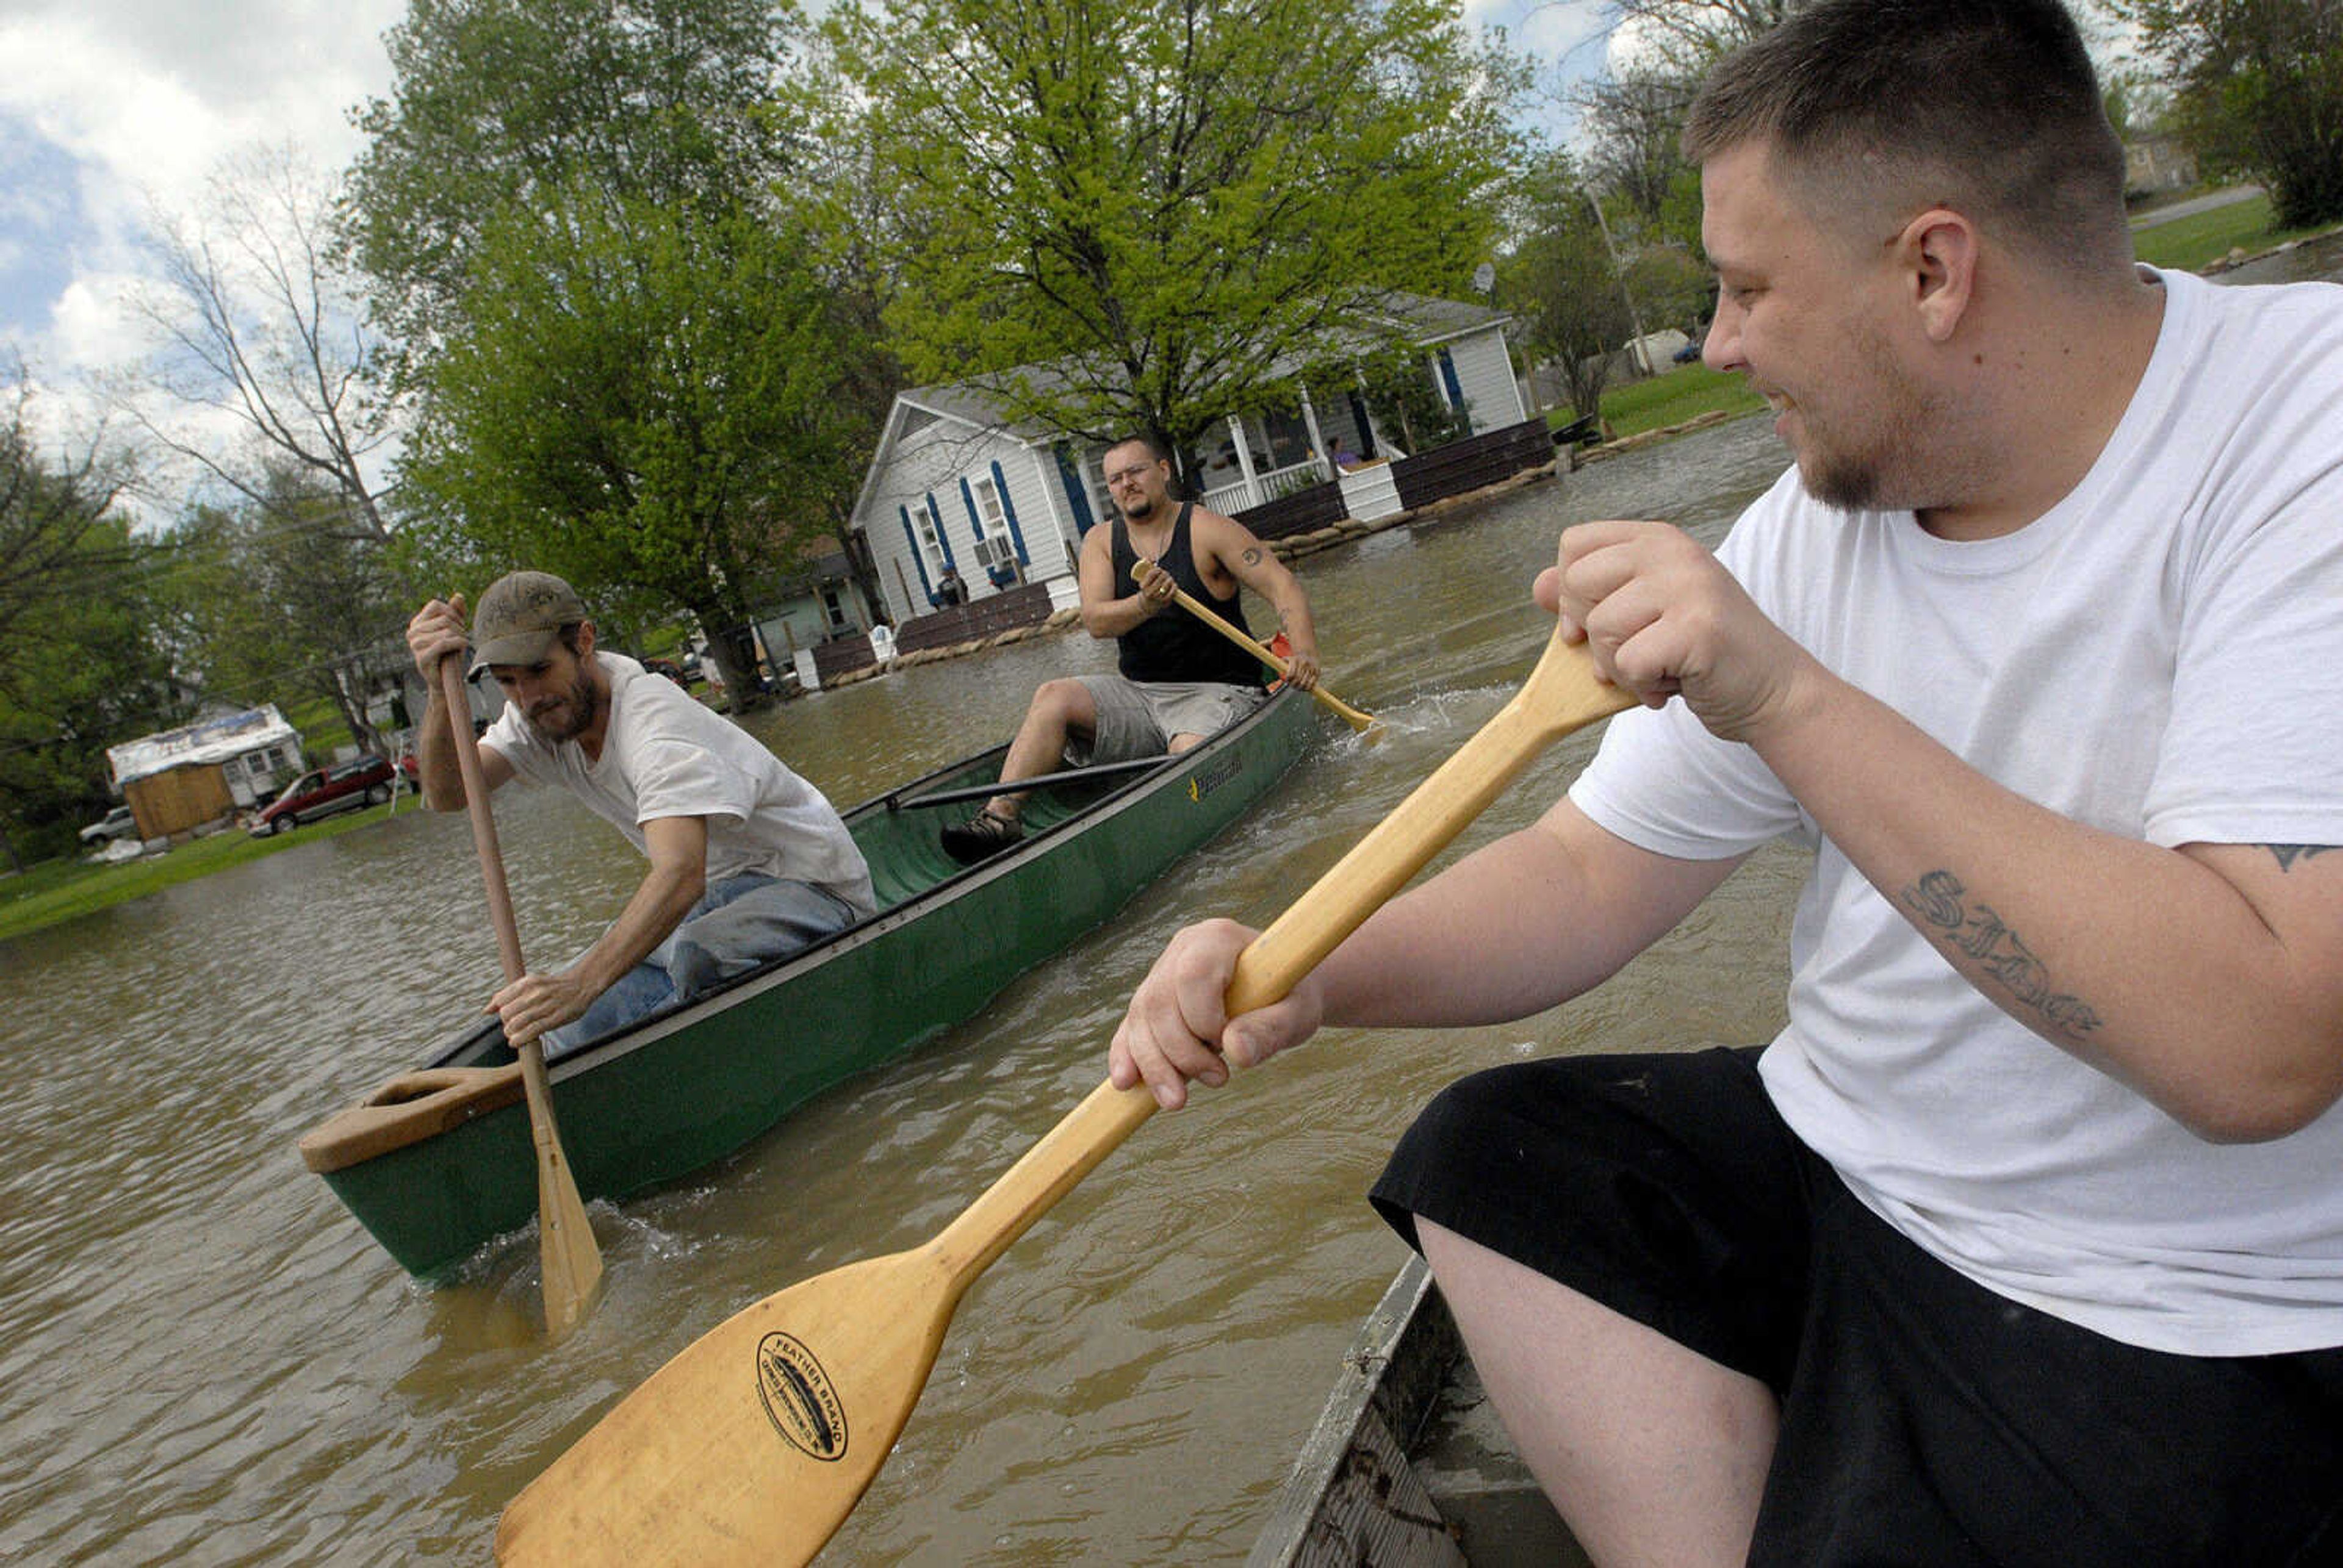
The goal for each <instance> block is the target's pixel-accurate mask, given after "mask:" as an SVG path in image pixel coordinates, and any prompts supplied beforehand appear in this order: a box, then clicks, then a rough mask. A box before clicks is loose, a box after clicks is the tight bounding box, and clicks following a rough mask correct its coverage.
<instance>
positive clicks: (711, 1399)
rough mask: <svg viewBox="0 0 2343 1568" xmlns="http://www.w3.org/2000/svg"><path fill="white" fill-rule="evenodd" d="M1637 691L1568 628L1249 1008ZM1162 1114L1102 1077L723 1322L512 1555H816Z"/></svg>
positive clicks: (557, 1468) (571, 1482)
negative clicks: (924, 1392)
mask: <svg viewBox="0 0 2343 1568" xmlns="http://www.w3.org/2000/svg"><path fill="white" fill-rule="evenodd" d="M1633 701H1634V699H1633V698H1631V697H1629V696H1627V695H1626V694H1625V693H1624V692H1622V691H1619V690H1617V689H1614V688H1611V687H1608V686H1605V685H1604V684H1603V683H1602V682H1601V681H1600V680H1599V679H1597V678H1596V677H1595V674H1594V664H1593V662H1592V661H1591V660H1590V659H1589V658H1587V657H1586V656H1585V654H1584V652H1583V651H1582V650H1580V649H1578V648H1573V647H1571V646H1569V645H1566V644H1564V642H1563V641H1562V639H1561V638H1560V637H1559V635H1557V636H1556V637H1555V638H1554V640H1553V641H1552V642H1550V643H1549V644H1548V645H1547V647H1546V650H1545V653H1544V657H1542V658H1540V659H1539V660H1538V663H1537V668H1535V669H1534V670H1533V671H1531V673H1530V678H1529V679H1528V681H1527V682H1526V683H1525V684H1524V685H1523V688H1522V689H1521V690H1520V691H1519V692H1517V693H1516V694H1515V695H1514V697H1513V700H1512V701H1511V702H1509V703H1507V704H1506V705H1505V707H1504V708H1503V709H1502V710H1501V711H1499V713H1498V714H1497V716H1496V717H1495V718H1493V719H1491V720H1490V721H1489V722H1488V723H1487V724H1486V725H1484V726H1483V727H1482V729H1481V730H1480V732H1479V733H1478V734H1476V735H1474V736H1473V739H1471V740H1469V741H1467V742H1465V744H1464V746H1463V748H1462V749H1459V750H1458V751H1457V753H1456V755H1455V756H1453V757H1452V758H1450V759H1448V761H1447V762H1445V763H1444V764H1443V765H1442V766H1441V768H1440V769H1439V770H1438V771H1437V772H1435V773H1433V776H1432V777H1431V778H1430V779H1426V780H1425V781H1424V782H1423V784H1422V785H1421V786H1419V787H1418V788H1417V789H1416V790H1415V792H1414V793H1413V794H1412V795H1410V796H1409V797H1408V798H1407V799H1405V800H1404V801H1402V802H1401V803H1400V806H1399V809H1397V810H1395V811H1393V813H1392V814H1391V815H1390V816H1389V817H1387V818H1385V819H1383V821H1382V822H1381V823H1380V824H1378V825H1377V826H1376V827H1375V828H1374V829H1373V830H1372V831H1370V832H1369V833H1368V834H1367V836H1366V837H1365V838H1364V839H1362V840H1360V842H1359V844H1358V846H1357V847H1356V848H1355V849H1352V850H1351V852H1350V853H1349V854H1348V855H1345V856H1344V857H1343V858H1342V859H1341V860H1340V861H1339V862H1337V863H1336V865H1335V866H1334V868H1333V869H1332V870H1330V871H1328V872H1327V873H1326V874H1325V875H1324V876H1323V877H1322V878H1320V879H1319V880H1318V882H1317V884H1316V885H1315V886H1313V887H1312V888H1311V889H1310V890H1309V891H1308V892H1306V893H1304V894H1302V897H1301V898H1299V899H1298V900H1295V901H1294V903H1293V905H1292V908H1291V909H1289V910H1286V911H1285V913H1284V914H1282V915H1281V916H1279V917H1278V919H1277V920H1276V921H1275V922H1274V923H1272V925H1271V926H1270V927H1269V929H1268V930H1265V931H1263V932H1262V934H1261V935H1260V936H1259V937H1258V938H1256V939H1255V940H1254V941H1253V942H1252V945H1251V946H1250V947H1248V948H1246V949H1245V950H1244V952H1243V954H1242V956H1241V957H1240V959H1239V960H1238V962H1237V968H1236V975H1235V978H1234V979H1233V980H1232V981H1231V982H1230V985H1229V992H1228V1004H1229V1008H1230V1010H1231V1011H1232V1012H1242V1011H1246V1010H1251V1009H1252V1008H1256V1007H1260V1006H1262V1005H1264V1004H1266V1003H1268V1002H1271V1001H1273V1000H1277V999H1278V998H1280V997H1282V996H1283V995H1285V993H1286V992H1287V991H1288V990H1291V989H1292V986H1293V984H1294V982H1295V981H1297V980H1300V979H1301V978H1302V976H1303V975H1305V974H1307V973H1308V972H1309V971H1310V970H1312V968H1314V967H1316V965H1317V964H1318V962H1319V960H1322V959H1323V958H1324V957H1325V956H1326V955H1327V954H1328V953H1330V952H1332V950H1334V948H1335V947H1336V946H1337V945H1338V944H1339V943H1341V941H1342V939H1343V938H1344V937H1346V936H1348V935H1350V933H1351V932H1352V931H1353V930H1357V929H1358V927H1359V925H1360V924H1361V922H1363V920H1366V918H1367V916H1368V915H1370V914H1372V913H1373V911H1374V910H1376V909H1377V908H1378V907H1379V906H1381V905H1382V903H1383V900H1386V899H1388V898H1390V897H1391V896H1392V895H1393V893H1395V892H1397V891H1398V890H1400V888H1401V887H1402V886H1403V884H1405V882H1406V881H1407V879H1409V878H1410V877H1412V876H1413V875H1414V874H1415V873H1416V871H1417V870H1419V869H1422V867H1423V864H1424V863H1425V862H1426V861H1427V860H1429V859H1432V857H1433V855H1435V854H1437V853H1438V852H1439V851H1440V849H1441V848H1442V847H1443V846H1444V845H1445V844H1446V843H1447V842H1448V841H1449V840H1450V839H1453V838H1454V837H1455V836H1456V834H1457V833H1458V831H1460V830H1461V829H1463V826H1464V825H1465V824H1466V823H1467V822H1470V821H1471V820H1472V819H1473V818H1474V817H1475V816H1477V815H1479V814H1480V812H1481V811H1482V810H1483V809H1484V808H1485V807H1486V806H1487V805H1488V804H1489V802H1490V801H1492V800H1493V799H1496V797H1497V795H1498V794H1499V792H1500V791H1502V790H1503V789H1504V787H1505V786H1506V785H1507V784H1508V783H1510V782H1511V781H1512V780H1513V778H1514V776H1515V775H1516V774H1518V773H1519V772H1520V771H1521V770H1522V769H1523V767H1525V766H1527V764H1528V763H1529V762H1530V760H1531V759H1533V758H1534V757H1536V756H1537V755H1538V753H1540V752H1541V751H1543V750H1544V749H1545V748H1546V747H1548V746H1549V745H1551V744H1553V743H1554V741H1556V740H1559V739H1562V737H1564V736H1565V735H1567V734H1569V733H1570V732H1571V731H1572V730H1574V729H1579V728H1581V727H1583V726H1584V725H1587V724H1590V723H1592V722H1594V720H1595V719H1601V718H1603V717H1604V716H1605V715H1607V714H1612V713H1615V712H1617V711H1619V710H1620V709H1623V708H1626V707H1628V706H1630V705H1631V704H1632V702H1633ZM1154 1110H1155V1101H1154V1100H1153V1098H1152V1097H1151V1096H1150V1095H1149V1093H1148V1092H1147V1091H1146V1090H1145V1089H1144V1088H1141V1089H1134V1090H1129V1091H1124V1090H1118V1089H1116V1088H1115V1087H1114V1086H1113V1084H1112V1083H1111V1081H1110V1082H1108V1083H1104V1084H1101V1085H1100V1087H1099V1088H1098V1089H1096V1090H1094V1091H1091V1095H1090V1097H1089V1098H1088V1099H1086V1100H1084V1101H1082V1102H1081V1104H1080V1105H1078V1106H1076V1107H1075V1108H1074V1110H1073V1111H1072V1112H1071V1114H1070V1115H1068V1116H1067V1117H1066V1118H1065V1120H1064V1121H1061V1122H1059V1124H1058V1125H1057V1126H1056V1127H1055V1128H1053V1129H1052V1130H1051V1131H1050V1132H1049V1134H1048V1135H1047V1136H1045V1137H1044V1138H1042V1140H1041V1141H1040V1142H1039V1143H1037V1144H1035V1145H1034V1146H1033V1148H1032V1149H1031V1151H1028V1152H1027V1153H1026V1155H1025V1156H1024V1158H1023V1159H1021V1160H1020V1161H1018V1162H1017V1163H1016V1164H1015V1165H1014V1166H1012V1167H1011V1168H1010V1170H1009V1171H1008V1173H1007V1174H1006V1175H1004V1176H1002V1177H1001V1179H1000V1180H999V1181H995V1182H994V1183H993V1184H992V1186H991V1187H990V1189H988V1190H987V1191H985V1192H984V1194H983V1195H982V1196H981V1197H980V1198H978V1199H977V1201H975V1202H974V1203H972V1204H970V1206H969V1208H968V1210H967V1211H965V1212H964V1213H962V1214H961V1215H960V1218H958V1219H957V1220H954V1221H952V1222H951V1223H950V1225H948V1226H946V1227H945V1228H944V1229H943V1231H941V1232H940V1233H939V1234H938V1235H937V1236H936V1237H935V1238H934V1239H932V1240H931V1241H928V1242H927V1243H926V1244H925V1245H924V1246H920V1247H916V1248H914V1249H912V1250H911V1251H907V1252H896V1253H892V1254H890V1255H889V1256H886V1257H881V1258H873V1259H870V1260H868V1261H864V1262H860V1263H851V1264H849V1265H848V1266H846V1267H845V1268H842V1269H837V1270H833V1271H830V1272H829V1273H826V1274H821V1275H818V1276H816V1277H815V1278H813V1279H810V1280H807V1281H804V1282H800V1283H798V1284H795V1285H791V1286H790V1287H789V1289H787V1290H785V1291H782V1292H779V1293H778V1294H775V1295H771V1296H768V1297H766V1298H765V1299H764V1300H763V1301H761V1302H757V1303H756V1304H755V1305H753V1306H750V1307H749V1308H746V1309H745V1310H743V1311H741V1312H739V1313H737V1314H735V1315H734V1316H733V1317H731V1318H729V1319H728V1320H727V1321H725V1322H722V1323H719V1324H718V1325H717V1326H716V1327H715V1328H714V1329H711V1330H709V1332H708V1333H706V1334H705V1335H703V1336H702V1337H701V1338H700V1339H699V1341H697V1342H694V1343H693V1344H692V1345H690V1346H689V1347H688V1348H687V1349H686V1350H684V1351H683V1352H682V1353H681V1354H679V1355H678V1356H676V1357H675V1358H674V1359H673V1360H671V1361H669V1362H668V1363H667V1365H665V1366H664V1367H661V1368H660V1369H659V1371H658V1372H655V1373H653V1374H652V1375H651V1377H650V1378H649V1380H648V1381H647V1382H644V1383H643V1384H642V1386H641V1387H639V1388H638V1389H636V1390H635V1392H632V1393H631V1394H628V1396H627V1397H626V1398H625V1399H624V1400H622V1401H620V1402H618V1405H617V1406H616V1407H615V1408H614V1409H612V1410H611V1411H610V1412H609V1413H608V1414H607V1415H605V1416H603V1418H602V1419H601V1421H600V1422H598V1424H596V1425H595V1426H594V1427H593V1429H592V1430H590V1431H588V1432H587V1433H586V1435H585V1436H584V1437H582V1438H580V1439H578V1442H577V1443H576V1445H575V1446H573V1447H572V1448H571V1449H570V1450H569V1451H568V1452H567V1453H565V1454H563V1455H562V1456H561V1457H560V1458H559V1459H558V1460H556V1461H554V1462H553V1463H552V1465H551V1466H550V1467H548V1469H547V1470H546V1472H545V1473H544V1474H542V1475H540V1476H538V1478H537V1480H536V1481H534V1482H532V1483H530V1484H529V1485H528V1488H527V1489H526V1490H524V1491H523V1492H522V1493H521V1494H520V1495H519V1496H518V1497H516V1498H514V1499H513V1501H512V1503H511V1504H510V1505H509V1506H508V1507H507V1508H506V1510H505V1513H504V1518H503V1521H502V1522H501V1523H499V1524H498V1529H497V1556H498V1559H499V1560H500V1561H502V1562H505V1563H517V1564H528V1563H545V1564H561V1565H564V1568H568V1565H571V1564H578V1563H612V1564H620V1563H627V1564H631V1563H645V1562H668V1563H698V1564H712V1563H782V1564H793V1563H805V1562H806V1561H808V1560H809V1559H810V1558H811V1557H812V1556H813V1554H814V1553H816V1552H819V1551H820V1550H821V1547H822V1544H823V1543H825V1542H827V1541H828V1540H829V1539H830V1535H831V1534H832V1533H834V1532H835V1531H836V1530H837V1529H838V1526H839V1525H840V1523H842V1522H844V1520H845V1518H846V1516H847V1514H848V1513H850V1512H851V1511H852V1510H853V1507H854V1504H855V1503H856V1501H857V1500H858V1499H860V1497H861V1495H862V1493H863V1489H864V1488H865V1487H867V1486H869V1485H870V1480H871V1477H872V1476H874V1475H876V1474H877V1473H878V1472H879V1467H880V1464H882V1463H883V1462H885V1461H886V1458H887V1454H888V1452H889V1451H890V1449H891V1448H892V1447H893V1446H894V1443H895V1439H896V1437H897V1436H898V1435H899V1434H900V1432H902V1430H903V1423H904V1422H906V1421H908V1420H909V1419H910V1413H911V1407H912V1406H913V1405H914V1404H916V1403H917V1402H918V1401H919V1397H920V1389H921V1388H922V1387H924V1386H925V1384H926V1382H927V1379H928V1372H929V1371H930V1368H932V1367H933V1366H934V1365H935V1360H936V1352H937V1351H938V1349H939V1348H940V1346H941V1344H942V1342H943V1337H944V1331H945V1329H946V1328H947V1327H949V1326H950V1322H951V1314H952V1311H953V1309H954V1308H955V1307H956V1306H958V1304H959V1302H960V1296H961V1294H962V1292H965V1291H966V1290H967V1289H968V1287H969V1285H970V1282H973V1281H974V1280H975V1278H976V1277H977V1275H979V1274H980V1273H981V1272H983V1271H984V1269H985V1268H986V1266H987V1265H989V1264H990V1263H991V1261H993V1260H994V1259H995V1258H998V1257H999V1256H1000V1255H1001V1253H1002V1252H1003V1251H1006V1250H1007V1249H1008V1247H1009V1245H1010V1243H1011V1242H1012V1241H1016V1240H1017V1238H1018V1237H1019V1236H1021V1235H1022V1234H1024V1232H1025V1231H1026V1228H1027V1227H1029V1226H1031V1224H1032V1223H1033V1221H1036V1220H1038V1219H1040V1218H1041V1216H1042V1215H1043V1214H1044V1213H1046V1212H1048V1211H1049V1209H1050V1206H1051V1204H1053V1203H1055V1202H1056V1201H1058V1200H1059V1199H1060V1198H1061V1197H1063V1196H1064V1195H1065V1194H1066V1193H1067V1192H1068V1191H1071V1189H1072V1188H1073V1186H1074V1184H1075V1183H1076V1182H1078V1181H1081V1179H1082V1177H1083V1176H1085V1175H1087V1174H1088V1173H1089V1172H1090V1171H1091V1169H1092V1168H1093V1167H1095V1166H1096V1165H1097V1164H1098V1163H1099V1161H1101V1160H1104V1159H1105V1158H1106V1157H1107V1155H1109V1154H1110V1153H1111V1152H1112V1151H1114V1149H1115V1147H1116V1146H1117V1145H1118V1144H1120V1143H1121V1141H1123V1140H1124V1139H1125V1138H1127V1137H1129V1136H1130V1135H1131V1132H1132V1131H1134V1130H1136V1129H1137V1128H1138V1127H1139V1125H1140V1124H1141V1122H1143V1121H1146V1120H1147V1118H1148V1117H1149V1116H1150V1115H1151V1113H1152V1112H1153V1111H1154Z"/></svg>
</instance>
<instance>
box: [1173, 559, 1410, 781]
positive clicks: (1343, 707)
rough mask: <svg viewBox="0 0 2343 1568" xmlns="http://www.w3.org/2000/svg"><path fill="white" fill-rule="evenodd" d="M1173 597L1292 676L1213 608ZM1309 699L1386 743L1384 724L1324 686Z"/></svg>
mask: <svg viewBox="0 0 2343 1568" xmlns="http://www.w3.org/2000/svg"><path fill="white" fill-rule="evenodd" d="M1148 565H1150V566H1151V567H1153V568H1155V569H1156V570H1157V571H1161V570H1162V569H1163V567H1162V563H1161V562H1160V561H1150V562H1148ZM1172 598H1175V599H1177V600H1179V601H1180V608H1182V609H1184V610H1186V611H1187V612H1188V613H1189V614H1190V615H1192V616H1194V617H1195V618H1197V619H1198V620H1201V621H1202V622H1203V623H1204V624H1205V625H1206V626H1209V627H1211V628H1212V629H1213V630H1214V631H1217V632H1219V633H1220V634H1221V635H1222V637H1224V638H1228V639H1229V640H1230V641H1231V642H1232V643H1235V644H1236V645H1237V646H1238V647H1239V648H1243V649H1244V650H1245V651H1246V652H1247V653H1249V654H1251V655H1252V656H1253V657H1254V658H1257V659H1259V660H1261V661H1262V663H1263V664H1265V665H1267V666H1269V668H1272V669H1273V670H1275V671H1277V673H1278V674H1280V675H1285V674H1287V673H1289V671H1288V668H1287V665H1286V662H1285V660H1284V659H1282V658H1279V657H1278V656H1277V655H1276V654H1274V653H1272V652H1271V651H1270V650H1269V649H1268V648H1266V647H1264V646H1262V644H1261V643H1258V642H1255V641H1254V640H1253V639H1252V638H1250V637H1247V636H1246V635H1245V634H1244V633H1243V632H1242V631H1239V630H1238V629H1237V628H1235V627H1234V626H1232V624H1230V622H1229V621H1228V620H1227V619H1226V618H1223V617H1222V616H1221V615H1220V614H1219V613H1218V612H1217V611H1215V610H1214V609H1213V608H1212V606H1210V605H1208V604H1206V603H1204V602H1203V601H1202V599H1200V598H1197V597H1196V596H1195V595H1194V594H1192V593H1190V592H1189V591H1188V590H1187V589H1186V588H1181V587H1178V586H1177V585H1174V586H1173V588H1172ZM1310 695H1311V696H1312V697H1314V698H1316V699H1318V702H1319V706H1321V707H1322V708H1323V709H1326V710H1327V711H1328V712H1329V713H1332V714H1333V715H1334V716H1335V717H1336V718H1337V719H1341V720H1342V722H1343V723H1345V724H1347V725H1349V726H1350V727H1351V728H1352V729H1356V730H1359V731H1360V732H1362V733H1363V734H1365V735H1366V736H1368V738H1369V739H1376V740H1380V739H1383V729H1382V728H1381V726H1382V721H1381V720H1380V719H1376V718H1375V716H1374V715H1373V714H1372V713H1362V712H1360V711H1359V710H1358V709H1355V708H1353V707H1352V706H1351V705H1350V704H1349V703H1347V702H1345V701H1343V700H1342V699H1341V698H1339V697H1337V696H1335V695H1334V694H1333V693H1332V692H1331V691H1329V690H1327V689H1325V688H1324V687H1323V686H1313V687H1312V688H1311V689H1310Z"/></svg>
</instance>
